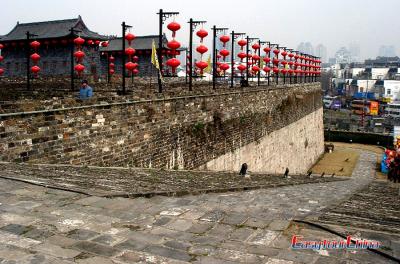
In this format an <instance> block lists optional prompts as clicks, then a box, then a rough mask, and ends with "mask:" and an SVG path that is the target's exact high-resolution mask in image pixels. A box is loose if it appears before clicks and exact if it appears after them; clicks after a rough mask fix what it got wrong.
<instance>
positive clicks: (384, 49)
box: [378, 45, 396, 57]
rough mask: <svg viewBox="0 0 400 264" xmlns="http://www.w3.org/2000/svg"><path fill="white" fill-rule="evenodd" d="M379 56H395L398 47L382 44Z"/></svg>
mask: <svg viewBox="0 0 400 264" xmlns="http://www.w3.org/2000/svg"><path fill="white" fill-rule="evenodd" d="M378 56H379V57H395V56H396V49H395V47H394V46H392V45H390V46H386V45H382V46H381V47H380V48H379V54H378Z"/></svg>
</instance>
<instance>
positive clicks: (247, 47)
mask: <svg viewBox="0 0 400 264" xmlns="http://www.w3.org/2000/svg"><path fill="white" fill-rule="evenodd" d="M249 40H250V38H249V36H247V37H246V86H249Z"/></svg>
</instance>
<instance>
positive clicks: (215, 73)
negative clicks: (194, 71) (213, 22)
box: [212, 26, 228, 89]
mask: <svg viewBox="0 0 400 264" xmlns="http://www.w3.org/2000/svg"><path fill="white" fill-rule="evenodd" d="M225 30H228V28H217V27H216V26H213V27H212V31H213V75H212V76H213V78H212V82H213V89H215V85H216V79H217V33H219V32H223V31H225Z"/></svg>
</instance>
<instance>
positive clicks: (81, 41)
mask: <svg viewBox="0 0 400 264" xmlns="http://www.w3.org/2000/svg"><path fill="white" fill-rule="evenodd" d="M74 43H75V45H77V46H82V45H83V44H85V40H84V39H83V38H81V37H77V38H76V39H74Z"/></svg>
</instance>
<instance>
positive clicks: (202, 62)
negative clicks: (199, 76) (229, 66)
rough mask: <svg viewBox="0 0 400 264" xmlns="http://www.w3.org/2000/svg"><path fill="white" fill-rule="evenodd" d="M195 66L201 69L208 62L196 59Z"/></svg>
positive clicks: (205, 66)
mask: <svg viewBox="0 0 400 264" xmlns="http://www.w3.org/2000/svg"><path fill="white" fill-rule="evenodd" d="M196 67H197V68H199V69H200V70H201V71H203V70H204V69H205V68H207V67H208V63H207V62H205V61H198V62H196Z"/></svg>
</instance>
